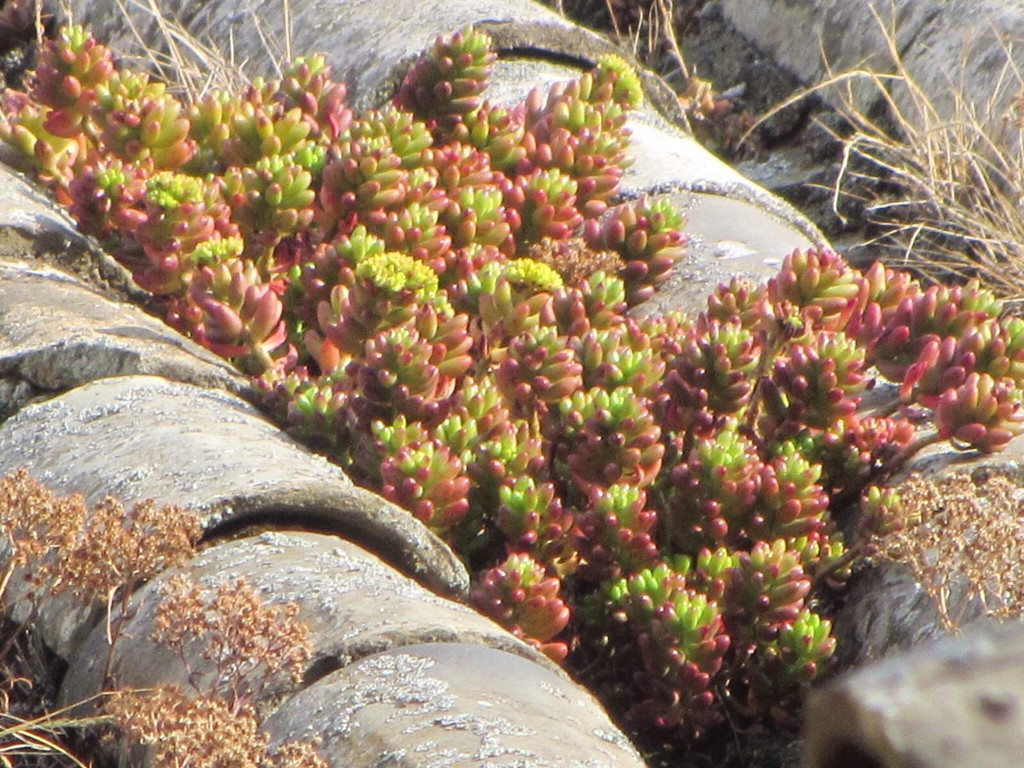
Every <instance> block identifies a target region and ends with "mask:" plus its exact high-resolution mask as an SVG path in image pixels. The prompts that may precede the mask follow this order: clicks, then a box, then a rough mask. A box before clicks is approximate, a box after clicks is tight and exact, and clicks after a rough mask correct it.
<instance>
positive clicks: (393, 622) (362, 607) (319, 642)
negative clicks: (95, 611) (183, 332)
mask: <svg viewBox="0 0 1024 768" xmlns="http://www.w3.org/2000/svg"><path fill="white" fill-rule="evenodd" d="M177 574H184V575H185V576H187V577H189V578H190V579H192V580H194V581H195V582H196V583H198V584H200V585H201V586H202V587H203V588H205V589H209V590H215V589H217V588H218V587H220V586H222V585H225V584H229V583H231V582H234V581H235V580H236V579H238V578H244V579H246V580H247V581H248V582H249V584H251V585H252V586H253V587H254V588H255V589H256V591H257V592H258V593H259V594H261V595H267V596H269V597H268V602H271V603H288V602H295V603H297V604H298V605H299V606H300V609H299V614H298V619H299V620H300V621H301V622H303V623H304V624H305V625H306V626H307V627H308V628H309V639H310V641H311V643H312V646H313V654H312V657H311V659H310V664H309V665H308V667H307V669H306V670H304V674H303V678H302V682H301V683H299V684H296V683H294V682H293V681H291V680H290V679H289V678H288V677H287V675H278V676H277V677H276V678H275V680H274V681H273V682H272V683H271V684H270V685H269V686H268V687H267V689H266V690H265V691H264V692H263V694H262V696H261V698H271V699H273V698H276V697H279V696H281V695H283V694H286V693H289V692H291V691H294V690H296V689H297V688H299V687H304V686H305V685H308V684H309V683H311V682H313V681H314V680H316V679H319V678H320V677H322V676H324V675H326V674H328V673H329V672H332V671H334V670H335V669H338V668H340V667H344V666H347V665H349V664H351V663H352V662H353V661H356V660H358V659H361V658H363V657H365V656H369V655H371V654H374V653H378V652H381V651H385V650H390V649H393V648H401V647H403V646H407V645H417V644H420V643H453V642H461V643H480V644H483V645H487V646H489V647H492V648H496V649H499V650H502V651H507V652H510V653H515V654H519V655H521V656H523V657H524V658H528V659H529V660H530V661H532V662H534V663H540V664H543V665H550V662H549V661H548V660H547V658H546V657H544V656H543V655H542V654H540V653H538V652H537V651H535V650H533V649H532V648H531V647H530V646H528V645H527V644H526V643H524V642H522V641H520V640H517V639H516V638H515V637H513V636H512V635H511V634H509V633H508V632H507V631H505V630H504V629H502V628H501V627H499V626H498V625H497V624H495V623H494V622H493V621H491V620H490V619H488V618H486V617H484V616H482V615H480V614H479V613H477V612H476V611H474V610H472V609H471V608H469V607H467V606H465V605H462V604H460V603H456V602H453V601H451V600H446V599H444V598H441V597H438V596H437V595H435V594H433V593H431V592H429V591H428V590H426V589H424V588H423V587H421V586H419V585H418V584H416V583H415V582H414V581H412V580H411V579H409V578H408V577H407V576H403V575H402V574H401V573H399V572H398V571H396V570H395V569H394V568H392V567H391V566H389V565H385V564H384V563H383V562H381V561H380V560H379V559H378V558H377V557H375V556H373V555H372V554H370V553H369V552H367V551H366V550H364V549H362V548H360V547H358V546H356V545H355V544H352V543H351V542H348V541H345V540H343V539H339V538H337V537H335V536H328V535H324V534H315V533H299V532H283V531H281V532H266V533H263V534H260V535H259V536H256V537H252V538H244V539H238V540H235V541H231V542H227V543H224V544H220V545H217V546H215V547H211V548H210V549H206V550H204V551H203V552H202V553H201V554H200V555H199V556H198V557H197V558H196V559H195V560H193V561H192V562H191V563H189V564H188V565H187V566H185V567H183V568H181V569H177V570H175V571H167V572H165V573H164V574H162V575H161V576H160V577H159V578H157V579H155V580H154V581H152V582H150V583H149V584H147V585H146V586H145V587H144V588H143V589H141V590H139V592H137V593H136V595H135V596H134V597H133V599H132V605H131V607H130V609H129V610H130V615H131V618H130V619H129V620H128V621H127V622H126V623H125V624H124V626H123V627H122V628H121V630H120V637H119V639H118V641H117V643H116V644H115V646H114V654H113V661H112V666H111V670H112V671H113V673H114V675H115V676H116V678H117V680H118V682H119V684H120V685H121V686H123V687H130V688H132V687H138V688H147V687H151V686H155V685H163V684H168V683H178V684H181V685H183V686H187V685H192V686H194V687H195V688H197V689H199V690H212V689H213V688H214V687H215V685H216V682H217V680H216V675H217V674H218V671H217V670H216V668H215V666H214V665H213V664H211V663H210V662H209V661H207V660H204V659H203V658H202V657H201V653H202V651H203V649H204V648H205V646H204V645H203V644H202V643H194V644H192V645H191V646H190V647H189V648H188V651H187V652H188V654H189V655H188V661H189V666H188V668H186V667H185V666H184V665H183V663H182V661H181V659H180V658H179V657H178V656H177V655H176V654H175V653H174V652H172V651H171V650H170V649H169V648H167V647H166V646H163V645H159V644H157V643H155V642H153V640H152V635H153V631H154V629H155V624H154V617H155V615H156V610H157V607H158V605H159V603H160V590H161V589H162V587H163V585H164V584H165V583H166V582H167V580H168V579H169V578H171V577H173V576H175V575H177ZM107 649H108V643H107V628H106V626H105V625H100V626H97V627H96V628H95V629H94V630H93V631H92V633H91V634H90V636H89V638H88V640H86V641H85V643H84V644H83V645H82V646H81V647H80V648H79V649H78V650H77V651H76V653H75V654H74V655H73V656H72V657H71V659H70V666H69V669H68V673H67V676H66V677H65V680H64V685H63V689H62V694H61V695H62V697H63V699H64V701H66V702H69V703H70V702H75V701H81V700H85V699H87V698H89V697H91V696H93V695H95V694H96V693H99V692H100V690H102V687H103V680H104V676H105V667H106V663H107V655H108V654H107ZM551 667H552V669H555V667H554V666H553V665H551ZM560 674H561V673H559V675H560Z"/></svg>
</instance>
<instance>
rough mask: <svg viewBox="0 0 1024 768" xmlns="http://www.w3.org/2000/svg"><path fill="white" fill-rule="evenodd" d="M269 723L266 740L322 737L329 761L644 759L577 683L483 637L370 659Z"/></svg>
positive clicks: (520, 763)
mask: <svg viewBox="0 0 1024 768" xmlns="http://www.w3.org/2000/svg"><path fill="white" fill-rule="evenodd" d="M266 728H267V730H268V731H269V733H270V735H271V743H272V745H273V744H279V743H281V742H283V741H288V740H291V739H310V738H316V737H318V738H320V739H322V743H321V746H320V752H321V753H322V754H323V755H324V756H325V757H326V758H327V762H328V765H330V766H331V767H332V768H371V766H372V767H373V768H383V767H384V766H397V765H401V766H408V768H427V766H429V767H430V768H449V767H451V768H454V767H455V766H460V767H461V766H466V767H468V766H479V767H481V768H499V767H501V768H513V767H514V768H541V767H543V768H598V767H599V766H601V767H605V766H607V767H609V768H610V767H611V766H637V767H638V768H639V766H642V765H643V764H644V763H643V760H642V759H641V758H640V756H639V755H638V754H637V753H636V752H635V751H634V750H633V748H632V747H631V746H630V745H629V743H628V742H627V741H626V740H625V738H624V737H623V736H622V734H621V733H620V732H619V730H618V729H617V728H615V726H614V725H612V723H611V721H609V720H608V717H607V715H605V714H604V713H603V712H602V711H601V709H600V707H599V706H598V705H597V703H596V702H595V701H594V700H593V698H591V696H590V695H589V694H587V693H586V692H585V691H583V690H582V689H581V688H579V687H578V686H576V685H574V684H572V683H571V682H570V681H569V680H567V679H566V678H565V677H563V676H560V675H557V674H555V673H554V672H552V671H551V670H549V669H545V668H544V667H541V666H538V665H536V664H530V663H529V662H527V661H526V660H524V659H522V658H521V657H519V656H514V655H512V654H508V653H503V652H501V651H497V650H494V649H492V648H487V647H484V646H480V645H462V644H432V645H420V646H413V647H407V648H402V649H396V650H393V651H388V652H386V653H381V654H377V655H375V656H370V657H367V658H365V659H362V660H361V661H358V662H356V663H355V664H352V665H351V666H349V667H346V668H344V669H342V670H339V671H337V672H335V673H334V674H332V675H330V676H328V677H326V678H324V679H323V680H321V681H319V682H318V683H316V684H315V685H313V686H310V687H309V688H308V689H306V690H305V691H303V692H302V693H300V694H297V695H296V696H294V697H292V698H291V699H290V700H288V701H287V702H285V703H284V704H283V705H282V706H281V708H280V709H279V710H278V711H277V712H276V713H275V714H274V715H273V716H272V717H270V718H269V719H268V720H267V722H266Z"/></svg>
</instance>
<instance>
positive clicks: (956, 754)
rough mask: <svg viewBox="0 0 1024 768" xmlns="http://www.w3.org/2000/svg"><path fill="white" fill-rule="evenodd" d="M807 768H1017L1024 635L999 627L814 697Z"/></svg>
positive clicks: (1022, 749) (1023, 723)
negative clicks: (920, 767) (858, 767)
mask: <svg viewBox="0 0 1024 768" xmlns="http://www.w3.org/2000/svg"><path fill="white" fill-rule="evenodd" d="M805 737H806V740H805V752H804V761H803V766H804V768H850V766H870V767H871V768H910V766H928V768H961V766H965V765H970V766H973V767H974V768H1010V767H1011V766H1017V765H1020V762H1021V755H1024V627H1022V626H1021V625H1007V626H1001V627H990V628H987V629H986V630H985V631H984V632H975V633H971V634H969V635H965V636H963V637H958V638H954V639H948V640H944V641H942V642H940V643H935V644H932V645H930V646H928V647H927V648H921V649H919V650H917V651H915V652H914V653H912V654H909V655H904V656H900V657H893V658H890V659H887V660H886V661H885V662H883V663H881V664H877V665H875V666H873V667H869V668H866V669H863V670H860V671H858V672H856V673H854V674H851V675H848V676H846V677H845V678H843V679H842V680H839V681H837V682H836V683H835V684H833V685H829V686H827V687H825V688H822V689H819V690H817V691H815V692H813V693H812V694H811V697H810V700H809V702H808V706H807V718H806V725H805Z"/></svg>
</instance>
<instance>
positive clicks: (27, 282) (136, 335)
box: [0, 261, 251, 420]
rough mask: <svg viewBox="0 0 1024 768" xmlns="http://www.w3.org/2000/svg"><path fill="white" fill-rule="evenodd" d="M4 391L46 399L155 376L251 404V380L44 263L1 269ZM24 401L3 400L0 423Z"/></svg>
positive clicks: (0, 265)
mask: <svg viewBox="0 0 1024 768" xmlns="http://www.w3.org/2000/svg"><path fill="white" fill-rule="evenodd" d="M0 314H2V315H3V317H4V322H3V325H2V326H0V382H2V384H0V391H10V392H24V393H26V395H28V394H30V393H47V392H59V391H62V390H65V389H70V388H72V387H76V386H79V385H81V384H86V383H88V382H90V381H94V380H96V379H102V378H106V377H108V376H123V375H128V374H153V375H157V376H162V377H163V378H166V379H170V380H172V381H181V382H186V383H189V384H195V385H196V386H200V387H206V388H208V389H225V390H227V391H229V392H233V393H234V394H237V395H241V396H246V395H250V396H251V387H250V385H249V381H248V379H246V378H245V377H244V376H242V375H240V374H239V373H238V371H237V370H236V369H235V368H234V367H233V366H231V365H229V364H228V363H227V362H225V361H224V360H223V359H221V358H219V357H217V356H216V355H214V354H213V353H211V352H209V351H207V350H205V349H203V348H202V347H200V346H199V345H198V344H195V343H193V342H192V341H189V340H187V339H183V338H182V337H181V335H180V334H178V333H176V332H175V331H173V330H171V329H170V328H168V327H167V326H166V325H165V324H164V323H162V322H160V321H159V320H156V319H155V318H153V317H150V316H149V315H147V314H145V313H144V312H142V311H141V310H139V309H137V308H136V307H133V306H131V305H126V304H124V303H118V302H115V301H112V300H109V299H107V298H105V297H103V296H101V295H99V294H98V293H97V292H96V290H95V289H93V288H91V287H90V286H87V285H85V284H84V283H82V282H81V281H79V280H76V279H74V278H71V277H69V276H68V274H67V273H65V272H61V271H58V270H56V269H53V268H52V267H49V266H47V265H45V264H44V263H41V262H28V261H18V262H14V261H0ZM25 399H26V397H25V396H20V397H19V396H12V398H10V399H9V400H8V399H5V398H4V397H3V396H2V394H0V420H2V419H3V418H4V417H5V416H6V415H10V414H11V413H13V412H14V411H15V410H17V408H18V407H20V406H21V405H23V404H24V402H25Z"/></svg>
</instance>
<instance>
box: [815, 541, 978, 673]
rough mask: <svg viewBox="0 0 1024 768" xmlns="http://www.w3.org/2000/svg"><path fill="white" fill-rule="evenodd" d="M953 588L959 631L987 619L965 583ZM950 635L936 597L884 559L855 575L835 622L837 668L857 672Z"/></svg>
mask: <svg viewBox="0 0 1024 768" xmlns="http://www.w3.org/2000/svg"><path fill="white" fill-rule="evenodd" d="M952 586H953V588H952V589H950V590H949V594H948V595H947V599H946V613H947V615H950V616H955V617H957V625H958V626H959V627H967V626H968V625H969V624H971V623H972V622H974V621H977V620H978V619H980V618H982V617H983V616H984V615H985V607H984V605H983V604H982V603H981V601H980V600H978V599H976V598H975V597H973V596H972V595H971V594H970V593H969V592H968V590H967V588H966V587H967V584H966V580H964V581H961V582H959V583H958V584H956V585H952ZM948 634H949V629H948V628H947V626H946V623H945V622H944V621H943V616H942V612H941V611H940V609H939V605H938V604H937V603H936V601H935V597H934V596H933V595H932V594H930V593H929V592H928V591H927V590H925V589H924V587H923V586H922V585H921V584H920V583H919V582H918V581H917V580H916V579H915V578H914V575H913V573H912V572H911V569H910V568H909V567H908V566H907V565H905V564H903V563H895V562H892V561H890V560H885V559H882V560H880V561H878V562H876V563H873V564H872V565H871V566H870V567H869V568H868V569H867V570H865V571H863V572H861V573H858V574H857V575H856V576H854V577H853V579H852V580H851V583H850V584H849V586H848V588H847V589H846V590H845V591H844V592H843V607H842V610H840V611H839V613H838V614H837V615H836V617H835V620H834V623H833V632H832V636H833V637H834V638H835V639H836V654H835V657H834V658H833V660H832V663H833V664H835V665H836V667H837V668H838V669H849V668H852V667H858V666H861V665H863V664H866V663H868V662H872V661H877V660H878V659H881V658H883V657H885V656H888V655H889V654H890V653H894V652H898V651H908V650H910V649H912V648H914V647H916V646H918V645H920V644H922V643H924V642H926V641H928V640H934V639H936V638H940V637H945V636H947V635H948Z"/></svg>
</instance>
